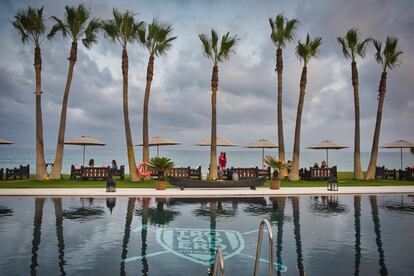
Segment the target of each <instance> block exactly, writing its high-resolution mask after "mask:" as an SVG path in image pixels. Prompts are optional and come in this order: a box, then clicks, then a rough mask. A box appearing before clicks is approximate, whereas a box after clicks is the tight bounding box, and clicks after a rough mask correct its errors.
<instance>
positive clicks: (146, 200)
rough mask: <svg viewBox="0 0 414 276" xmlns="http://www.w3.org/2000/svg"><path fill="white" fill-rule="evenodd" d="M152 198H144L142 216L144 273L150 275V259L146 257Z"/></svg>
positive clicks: (142, 260)
mask: <svg viewBox="0 0 414 276" xmlns="http://www.w3.org/2000/svg"><path fill="white" fill-rule="evenodd" d="M150 200H151V199H150V198H143V199H142V216H141V219H142V221H141V224H142V229H141V256H143V258H142V259H141V262H142V275H148V261H147V258H146V257H145V256H146V255H147V247H148V245H147V232H148V230H147V229H148V228H147V226H148V217H149V202H150Z"/></svg>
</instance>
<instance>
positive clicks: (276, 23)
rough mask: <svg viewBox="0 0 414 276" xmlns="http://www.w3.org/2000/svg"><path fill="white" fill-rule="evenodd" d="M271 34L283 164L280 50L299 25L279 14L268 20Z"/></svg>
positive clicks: (280, 150)
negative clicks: (274, 49)
mask: <svg viewBox="0 0 414 276" xmlns="http://www.w3.org/2000/svg"><path fill="white" fill-rule="evenodd" d="M269 23H270V28H271V29H272V33H271V35H270V38H271V39H272V42H273V44H275V46H276V48H277V49H276V71H277V137H278V144H279V161H281V162H283V163H285V142H284V137H283V117H282V88H283V84H282V74H283V57H282V49H283V48H285V47H286V44H287V43H288V42H291V41H293V39H294V36H295V35H294V32H295V30H296V28H297V26H298V24H299V21H298V20H297V19H292V20H288V19H287V18H285V17H284V16H283V15H281V14H279V15H277V16H276V18H275V19H274V20H273V19H272V18H269ZM280 175H281V176H282V177H286V176H287V169H286V168H284V169H282V170H281V171H280Z"/></svg>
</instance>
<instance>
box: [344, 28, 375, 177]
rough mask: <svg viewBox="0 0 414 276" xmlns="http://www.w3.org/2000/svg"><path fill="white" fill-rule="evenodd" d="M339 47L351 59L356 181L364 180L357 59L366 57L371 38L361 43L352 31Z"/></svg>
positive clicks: (356, 30)
mask: <svg viewBox="0 0 414 276" xmlns="http://www.w3.org/2000/svg"><path fill="white" fill-rule="evenodd" d="M337 40H338V43H339V45H340V46H341V47H342V53H343V54H344V56H345V58H351V60H352V61H351V72H352V86H353V88H354V106H355V135H354V179H358V180H361V179H364V174H363V172H362V167H361V149H360V148H361V147H360V137H361V133H360V128H359V118H360V115H359V114H360V113H359V79H358V69H357V63H356V57H357V56H360V57H361V58H364V57H365V53H366V49H367V45H368V42H369V41H371V39H370V38H367V39H365V40H364V41H360V38H359V31H358V29H356V28H353V29H350V30H349V31H348V32H347V33H346V35H345V36H344V37H338V38H337Z"/></svg>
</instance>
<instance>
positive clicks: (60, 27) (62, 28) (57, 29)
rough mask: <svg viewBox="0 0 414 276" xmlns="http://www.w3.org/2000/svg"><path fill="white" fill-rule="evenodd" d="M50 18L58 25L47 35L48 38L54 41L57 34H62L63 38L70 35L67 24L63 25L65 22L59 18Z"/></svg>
mask: <svg viewBox="0 0 414 276" xmlns="http://www.w3.org/2000/svg"><path fill="white" fill-rule="evenodd" d="M50 18H51V19H53V20H54V21H55V22H56V23H55V24H54V25H53V26H52V28H51V29H50V32H49V34H48V35H47V38H48V39H52V38H53V37H54V36H55V35H56V33H57V32H61V33H62V36H63V37H66V36H67V33H68V32H67V27H66V24H65V23H63V21H62V20H60V19H59V18H57V17H56V16H51V17H50Z"/></svg>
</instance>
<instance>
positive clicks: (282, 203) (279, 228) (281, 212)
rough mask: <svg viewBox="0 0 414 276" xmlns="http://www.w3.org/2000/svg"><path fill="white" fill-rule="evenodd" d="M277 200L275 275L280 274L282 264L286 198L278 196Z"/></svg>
mask: <svg viewBox="0 0 414 276" xmlns="http://www.w3.org/2000/svg"><path fill="white" fill-rule="evenodd" d="M277 201H278V207H279V208H278V212H279V215H278V219H277V237H276V260H277V268H278V269H277V275H278V276H280V275H281V269H280V268H281V266H282V264H283V263H282V249H283V224H284V219H285V202H286V198H284V197H279V198H278V199H277Z"/></svg>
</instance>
